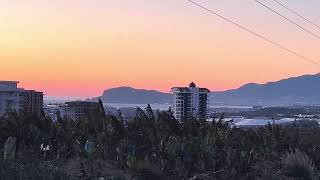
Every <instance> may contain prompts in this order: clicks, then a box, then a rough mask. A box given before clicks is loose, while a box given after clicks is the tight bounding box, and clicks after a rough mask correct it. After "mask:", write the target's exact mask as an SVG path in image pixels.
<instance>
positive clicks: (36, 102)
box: [0, 81, 43, 116]
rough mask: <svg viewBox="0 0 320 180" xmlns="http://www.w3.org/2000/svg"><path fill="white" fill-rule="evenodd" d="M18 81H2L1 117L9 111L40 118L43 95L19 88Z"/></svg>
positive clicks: (0, 92)
mask: <svg viewBox="0 0 320 180" xmlns="http://www.w3.org/2000/svg"><path fill="white" fill-rule="evenodd" d="M18 83H19V82H18V81H0V116H3V115H5V114H6V113H7V112H9V111H14V112H17V113H22V112H26V113H32V114H35V115H37V116H40V114H41V111H42V106H43V93H42V92H36V91H34V90H25V89H22V88H18Z"/></svg>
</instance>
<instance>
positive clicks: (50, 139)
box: [0, 103, 320, 180]
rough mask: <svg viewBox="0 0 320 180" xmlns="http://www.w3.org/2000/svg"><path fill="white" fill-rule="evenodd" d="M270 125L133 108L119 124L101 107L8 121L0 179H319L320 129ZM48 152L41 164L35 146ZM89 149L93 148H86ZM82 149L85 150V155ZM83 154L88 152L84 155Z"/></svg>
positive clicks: (0, 133)
mask: <svg viewBox="0 0 320 180" xmlns="http://www.w3.org/2000/svg"><path fill="white" fill-rule="evenodd" d="M308 123H309V124H311V126H306V125H305V124H304V126H303V127H300V126H298V125H297V124H293V125H292V126H288V127H280V126H277V125H271V124H269V125H268V126H266V127H262V128H259V129H239V128H230V127H229V124H227V123H224V122H223V119H222V118H221V119H220V120H219V121H218V122H215V121H213V122H207V121H203V120H198V119H196V118H192V119H188V120H187V121H186V123H184V124H179V123H178V122H177V121H176V120H175V119H174V117H173V116H172V113H171V112H170V111H168V112H156V113H154V112H153V111H152V109H151V108H150V106H149V107H148V108H147V109H146V110H145V111H143V110H141V109H137V114H136V117H135V119H134V121H132V122H130V123H129V124H128V125H125V123H124V122H123V119H122V116H121V113H119V116H118V117H114V116H106V115H105V112H104V110H103V107H102V104H101V103H100V106H99V107H97V110H96V111H95V112H92V113H90V114H88V118H87V119H82V120H78V121H73V120H70V119H64V118H60V119H59V120H58V121H57V122H52V121H51V120H50V119H48V118H47V117H42V118H35V117H32V116H29V115H22V116H18V115H16V114H14V113H13V114H10V115H9V116H8V117H6V118H3V119H1V120H0V143H1V151H2V154H3V144H4V142H5V141H6V140H7V138H9V137H15V138H17V149H16V151H17V153H16V158H15V159H14V160H4V159H3V157H1V158H0V166H1V167H0V169H1V171H0V175H1V179H98V178H100V177H104V178H105V179H133V178H135V179H248V180H249V179H263V180H269V179H270V180H271V179H301V180H302V179H306V180H308V179H310V180H312V179H318V178H319V174H318V169H319V168H320V129H319V128H318V127H317V126H316V125H313V124H312V123H313V122H308ZM43 143H45V144H48V145H50V151H49V152H48V154H46V156H45V157H44V155H43V153H42V152H41V151H40V145H41V144H43ZM88 143H91V144H92V145H93V147H91V146H89V145H88ZM84 147H87V148H84ZM88 147H91V149H90V148H89V149H90V151H88Z"/></svg>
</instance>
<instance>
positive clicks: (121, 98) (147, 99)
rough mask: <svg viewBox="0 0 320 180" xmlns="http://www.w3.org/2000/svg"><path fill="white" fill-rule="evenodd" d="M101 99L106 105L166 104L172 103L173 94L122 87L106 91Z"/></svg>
mask: <svg viewBox="0 0 320 180" xmlns="http://www.w3.org/2000/svg"><path fill="white" fill-rule="evenodd" d="M99 98H101V99H102V101H103V102H104V103H123V104H153V103H159V104H164V103H168V102H170V99H171V94H169V93H162V92H159V91H156V90H146V89H136V88H133V87H129V86H121V87H116V88H111V89H107V90H105V91H104V92H103V94H102V96H101V97H99Z"/></svg>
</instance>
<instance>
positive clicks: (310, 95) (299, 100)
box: [211, 74, 320, 105]
mask: <svg viewBox="0 0 320 180" xmlns="http://www.w3.org/2000/svg"><path fill="white" fill-rule="evenodd" d="M211 98H212V102H214V103H225V104H243V105H292V104H320V75H319V74H316V75H304V76H299V77H292V78H289V79H284V80H280V81H276V82H270V83H267V84H254V83H251V84H247V85H244V86H242V87H240V88H239V89H235V90H228V91H224V92H215V93H213V95H212V97H211Z"/></svg>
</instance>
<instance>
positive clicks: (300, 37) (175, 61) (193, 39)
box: [0, 0, 320, 97]
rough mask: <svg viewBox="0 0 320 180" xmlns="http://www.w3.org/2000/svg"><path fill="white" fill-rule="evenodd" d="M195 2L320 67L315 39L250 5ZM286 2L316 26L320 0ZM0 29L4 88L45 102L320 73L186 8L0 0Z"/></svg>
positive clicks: (109, 1)
mask: <svg viewBox="0 0 320 180" xmlns="http://www.w3.org/2000/svg"><path fill="white" fill-rule="evenodd" d="M196 1H197V2H200V3H202V4H204V5H206V6H208V7H210V8H211V9H213V10H216V11H217V12H219V13H221V14H223V15H224V16H226V17H229V18H231V19H233V20H235V21H237V22H239V23H241V24H243V25H244V26H248V27H250V28H251V29H253V30H255V31H256V32H259V33H261V34H264V35H266V36H267V37H269V38H271V39H273V40H275V41H277V42H279V43H281V44H283V45H285V46H287V47H289V48H291V49H292V50H295V51H297V52H299V53H302V54H304V55H305V56H307V57H308V58H311V59H313V60H315V61H318V62H320V48H319V47H320V40H319V39H316V38H314V37H312V36H310V35H308V34H306V33H305V32H303V31H301V30H300V29H297V28H296V27H295V26H293V25H292V24H290V23H288V22H285V21H283V20H282V19H280V18H279V17H278V16H276V15H274V14H272V13H271V12H269V11H267V10H266V9H264V8H263V7H261V6H259V5H258V4H256V3H255V2H254V0H196ZM262 1H263V2H266V3H268V4H270V5H271V6H272V7H274V8H276V9H277V10H279V11H281V12H282V13H284V14H286V15H287V16H288V17H291V18H294V20H295V21H297V22H299V23H301V24H302V25H304V26H306V27H307V28H309V29H310V30H312V31H313V32H315V33H317V34H320V31H319V29H316V28H314V27H312V26H310V25H308V24H307V23H305V22H304V21H302V20H301V19H299V18H297V17H295V16H294V15H292V14H290V13H289V12H288V11H286V10H284V9H282V8H281V7H279V6H277V5H276V4H274V3H272V1H271V0H262ZM281 1H282V2H283V3H285V4H287V5H288V6H290V7H292V8H293V9H295V10H296V11H298V12H300V13H301V14H304V15H305V16H306V17H308V18H310V19H311V20H313V21H316V22H317V23H318V24H320V18H319V16H320V12H319V7H320V1H319V0H303V1H302V0H281ZM0 20H1V23H0V79H3V80H19V81H20V82H21V83H20V85H21V86H23V87H25V88H32V89H37V90H42V91H44V92H45V93H46V94H47V95H49V96H82V97H88V96H96V95H99V94H101V93H102V91H103V90H104V89H107V88H111V87H117V86H133V87H136V88H147V89H157V90H160V91H164V92H168V91H169V89H170V87H171V86H182V85H186V84H188V83H189V82H190V81H195V82H196V83H197V84H198V85H200V86H203V87H208V88H210V89H211V90H225V89H230V88H237V87H239V86H241V85H243V84H245V83H248V82H258V83H264V82H268V81H273V80H279V79H282V78H287V77H290V76H298V75H302V74H314V73H318V72H319V69H320V66H316V65H313V64H310V63H308V62H305V61H303V60H301V59H299V58H297V57H296V56H294V55H292V54H289V53H287V52H285V51H283V50H281V49H279V48H276V47H274V46H272V45H270V44H268V43H266V42H265V41H262V40H260V39H257V38H255V37H253V36H251V35H249V34H248V33H247V32H245V31H243V30H240V29H238V28H237V27H235V26H233V25H231V24H229V23H227V22H225V21H223V20H221V19H218V18H216V17H215V16H212V15H210V14H208V13H206V12H205V11H203V10H201V9H199V8H197V7H194V6H193V5H191V4H190V3H188V2H187V1H186V0H90V1H88V0H67V1H66V0H54V1H52V0H28V1H25V0H0Z"/></svg>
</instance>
